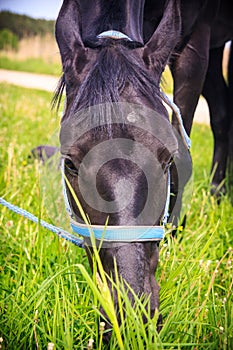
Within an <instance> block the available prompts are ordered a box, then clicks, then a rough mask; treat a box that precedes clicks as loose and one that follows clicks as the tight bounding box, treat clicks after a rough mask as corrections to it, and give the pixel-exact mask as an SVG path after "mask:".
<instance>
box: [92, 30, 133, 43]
mask: <svg viewBox="0 0 233 350" xmlns="http://www.w3.org/2000/svg"><path fill="white" fill-rule="evenodd" d="M97 38H98V39H100V38H111V39H116V40H119V39H127V40H129V41H133V40H132V39H131V38H130V37H129V36H128V35H126V34H124V33H122V32H119V31H118V30H113V29H111V30H107V31H105V32H102V33H100V34H99V35H97Z"/></svg>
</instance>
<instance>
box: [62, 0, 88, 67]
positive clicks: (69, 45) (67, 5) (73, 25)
mask: <svg viewBox="0 0 233 350" xmlns="http://www.w3.org/2000/svg"><path fill="white" fill-rule="evenodd" d="M80 23H81V21H80V13H79V8H78V4H77V2H76V1H70V0H64V1H63V4H62V7H61V10H60V12H59V15H58V18H57V21H56V26H55V35H56V40H57V43H58V46H59V50H60V53H61V57H62V63H63V66H64V63H65V61H66V60H70V59H72V58H74V57H73V56H74V54H77V52H79V53H80V54H82V53H84V51H85V48H84V44H83V41H82V38H81V33H80V32H81V31H80Z"/></svg>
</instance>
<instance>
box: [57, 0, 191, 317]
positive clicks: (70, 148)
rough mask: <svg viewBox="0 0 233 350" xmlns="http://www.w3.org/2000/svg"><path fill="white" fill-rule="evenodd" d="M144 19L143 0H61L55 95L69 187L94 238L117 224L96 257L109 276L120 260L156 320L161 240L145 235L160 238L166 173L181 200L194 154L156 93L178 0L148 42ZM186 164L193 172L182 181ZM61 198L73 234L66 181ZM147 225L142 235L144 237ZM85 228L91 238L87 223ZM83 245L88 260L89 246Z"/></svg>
mask: <svg viewBox="0 0 233 350" xmlns="http://www.w3.org/2000/svg"><path fill="white" fill-rule="evenodd" d="M143 14H144V1H143V0H131V1H129V0H118V1H110V0H108V1H107V0H102V1H90V0H85V1H81V0H64V2H63V5H62V8H61V10H60V13H59V16H58V19H57V22H56V39H57V42H58V45H59V49H60V53H61V58H62V65H63V72H64V74H63V77H62V80H61V84H60V88H59V92H60V93H61V92H62V91H63V89H64V88H65V90H66V108H65V112H64V116H63V118H62V122H61V134H60V140H61V153H62V157H63V160H64V162H63V163H64V173H65V176H66V178H67V181H68V182H67V183H68V184H70V186H71V187H72V188H73V190H74V192H75V194H76V195H77V197H78V199H79V201H80V203H81V205H82V208H83V210H84V212H85V213H86V214H87V215H88V217H89V220H90V222H91V224H93V225H97V228H95V226H93V230H96V231H94V233H96V232H97V230H98V227H99V228H102V231H104V225H105V223H106V220H108V225H109V226H110V227H111V230H112V231H113V228H114V227H115V230H114V232H116V234H115V236H114V237H113V238H110V240H111V239H112V240H113V241H114V242H111V243H106V245H104V248H102V249H101V250H100V257H101V260H102V263H103V266H104V269H105V271H106V272H107V273H108V274H109V275H113V276H114V259H115V261H116V265H117V269H118V273H119V274H120V275H121V276H122V277H123V279H124V280H125V281H127V283H129V284H130V286H131V287H132V288H133V290H134V291H135V292H136V293H137V295H139V296H140V295H143V294H146V295H150V299H151V300H150V308H151V310H150V311H151V315H153V314H154V312H155V310H156V309H158V308H159V286H158V284H157V283H156V281H155V270H156V266H157V263H158V245H159V239H160V238H161V237H160V238H159V237H158V236H157V237H155V236H154V237H152V238H151V237H149V236H146V237H147V238H145V236H144V239H142V236H141V234H143V235H144V233H145V234H147V229H148V228H149V226H150V227H151V228H152V231H153V232H155V231H156V234H157V233H158V232H161V226H160V225H161V221H163V220H164V216H165V217H166V216H167V209H168V208H167V207H168V201H169V191H170V176H171V183H172V186H173V190H174V191H176V194H177V193H178V189H180V188H181V187H182V186H183V185H184V184H185V182H186V181H187V179H188V177H189V175H190V156H189V153H188V152H187V149H186V146H185V145H184V141H185V137H184V135H183V130H182V125H181V123H180V120H179V126H180V128H179V130H178V133H176V132H175V129H174V128H173V127H172V126H171V123H170V121H169V117H168V114H167V111H166V108H165V107H164V105H163V102H162V98H161V93H160V87H159V85H160V80H161V75H162V72H163V70H164V67H165V65H166V64H167V62H168V59H169V56H170V54H171V52H172V51H173V50H174V47H175V45H176V44H177V41H178V39H179V37H180V23H181V22H180V4H179V1H178V0H169V1H168V2H167V4H166V7H165V10H164V13H163V16H162V17H161V20H160V22H159V25H158V26H157V29H156V30H155V31H154V32H153V33H151V35H150V39H149V40H148V41H147V43H146V44H144V40H143ZM150 62H153V67H152V66H151V65H150ZM59 92H58V94H57V95H56V97H57V99H58V100H59V96H60V95H59ZM178 119H179V116H178ZM179 135H180V136H182V137H179ZM183 139H184V141H183ZM182 149H183V151H182ZM184 161H185V162H186V161H187V164H188V166H186V169H188V171H187V176H185V177H183V178H182V176H183V173H184V172H183V171H182V175H181V176H179V166H181V167H182V166H183V165H184ZM173 162H175V163H176V166H173V168H172V171H171V174H170V170H169V169H170V166H171V164H172V163H173ZM65 197H66V204H67V207H68V210H69V211H70V214H71V216H72V218H73V219H74V220H73V221H72V225H73V228H74V229H76V228H77V226H78V227H79V228H77V230H79V229H80V225H82V224H79V223H80V222H82V219H83V218H82V215H81V213H80V211H79V208H78V206H77V202H76V201H75V200H74V198H73V195H72V194H71V191H70V187H69V186H67V184H66V185H65ZM177 198H178V195H177ZM179 200H180V199H179ZM179 200H178V202H179ZM172 205H173V209H174V211H175V212H177V211H179V206H180V202H179V203H178V210H177V208H175V206H176V205H175V203H174V201H173V204H172ZM170 210H172V209H170ZM164 213H165V215H164ZM165 219H166V218H165ZM122 227H123V228H124V229H123V231H121V230H122ZM142 227H143V228H144V230H145V231H146V232H143V233H142V231H140V233H138V232H139V231H138V230H139V229H140V230H142ZM145 227H146V228H145ZM82 230H83V232H84V236H85V235H86V232H87V230H86V229H85V226H82ZM112 231H111V234H112ZM117 231H119V235H121V240H120V241H119V239H118V237H117ZM129 231H130V232H129ZM134 231H135V232H134ZM122 232H123V233H122ZM133 232H134V234H133ZM97 233H98V232H97ZM108 233H109V231H108V228H107V229H106V232H105V234H106V236H107V235H108ZM121 233H122V234H121ZM131 233H132V237H131V236H130V239H129V234H131ZM126 235H128V236H127V237H128V238H127V237H126ZM111 237H112V236H111ZM125 241H126V242H125ZM85 242H86V244H87V248H86V250H87V253H88V256H89V258H90V261H91V248H89V247H88V245H89V243H90V241H89V239H88V238H85ZM104 242H105V236H104ZM115 302H116V304H117V297H116V296H115Z"/></svg>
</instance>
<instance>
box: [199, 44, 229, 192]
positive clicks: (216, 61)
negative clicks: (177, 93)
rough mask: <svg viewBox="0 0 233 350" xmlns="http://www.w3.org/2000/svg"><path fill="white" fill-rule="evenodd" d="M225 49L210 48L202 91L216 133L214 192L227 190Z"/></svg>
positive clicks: (213, 161) (227, 126)
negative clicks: (225, 181) (223, 65)
mask: <svg viewBox="0 0 233 350" xmlns="http://www.w3.org/2000/svg"><path fill="white" fill-rule="evenodd" d="M223 50H224V46H222V47H219V48H215V49H211V50H210V56H209V66H208V70H207V74H206V79H205V83H204V86H203V92H202V94H203V96H204V97H205V99H206V100H207V103H208V106H209V111H210V124H211V128H212V131H213V135H214V153H213V160H212V169H211V171H212V172H214V173H213V179H212V183H211V185H212V188H211V193H212V194H219V193H220V192H221V193H225V191H226V189H225V185H224V184H223V180H224V179H225V175H226V164H227V154H228V137H227V135H228V130H229V113H228V106H229V104H228V100H229V98H228V87H227V85H226V82H225V80H224V77H223V73H222V58H223Z"/></svg>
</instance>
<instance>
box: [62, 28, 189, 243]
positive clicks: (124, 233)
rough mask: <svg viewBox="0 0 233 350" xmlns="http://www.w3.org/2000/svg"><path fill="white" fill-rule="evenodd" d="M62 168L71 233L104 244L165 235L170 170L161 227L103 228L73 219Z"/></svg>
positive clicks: (118, 35)
mask: <svg viewBox="0 0 233 350" xmlns="http://www.w3.org/2000/svg"><path fill="white" fill-rule="evenodd" d="M97 38H113V39H116V40H118V39H127V40H128V41H133V40H132V39H131V38H129V37H128V36H127V35H126V34H124V33H122V32H119V31H116V30H108V31H105V32H102V33H101V34H99V35H97ZM161 98H162V99H163V101H164V102H165V103H166V104H168V105H169V106H170V107H171V108H172V110H173V111H174V113H175V115H176V118H177V120H178V124H179V127H180V134H181V136H182V138H183V141H184V144H185V145H186V147H187V148H188V149H189V148H190V147H191V141H190V138H189V137H188V135H187V133H186V131H185V129H184V126H183V121H182V117H181V115H180V111H179V109H178V107H177V106H176V105H175V104H174V103H173V102H172V101H170V99H169V98H168V97H167V96H166V95H165V94H164V93H163V92H161ZM64 167H65V162H64V159H62V163H61V171H62V184H63V195H64V200H65V206H66V210H67V212H68V214H69V216H70V224H71V228H72V230H73V232H75V233H77V234H79V235H80V236H83V237H87V238H90V237H91V233H94V237H95V239H97V240H103V241H105V242H119V243H120V242H121V243H124V242H148V241H160V240H162V239H163V238H164V235H165V225H166V224H167V220H168V217H169V204H170V187H171V183H170V182H171V181H170V169H168V171H167V197H166V203H165V208H164V215H163V219H162V223H161V225H156V226H104V225H90V226H88V225H86V224H83V223H80V222H78V221H77V220H76V219H75V216H74V213H73V210H72V208H71V206H70V203H69V199H68V196H67V191H66V183H65V178H64V170H65V169H64Z"/></svg>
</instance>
